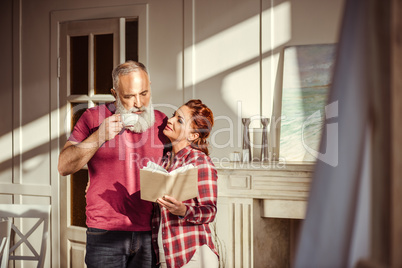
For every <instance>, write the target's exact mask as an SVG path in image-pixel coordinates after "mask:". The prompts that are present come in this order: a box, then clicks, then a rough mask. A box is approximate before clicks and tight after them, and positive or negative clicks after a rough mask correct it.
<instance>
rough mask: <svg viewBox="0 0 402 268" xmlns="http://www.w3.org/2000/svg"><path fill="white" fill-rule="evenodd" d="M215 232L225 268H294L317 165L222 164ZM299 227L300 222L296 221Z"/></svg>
mask: <svg viewBox="0 0 402 268" xmlns="http://www.w3.org/2000/svg"><path fill="white" fill-rule="evenodd" d="M215 166H216V167H217V170H218V177H219V178H218V214H217V219H216V228H217V234H218V238H219V239H220V243H221V247H222V249H221V250H222V251H223V252H222V253H221V255H223V256H222V257H223V258H222V259H223V260H224V261H225V267H267V264H268V263H270V265H269V267H290V265H291V259H292V252H293V246H294V239H295V237H296V236H297V235H296V234H295V232H297V230H295V228H294V226H295V225H294V224H293V222H295V221H294V220H293V219H296V220H297V219H298V220H300V219H303V218H304V215H305V212H306V207H307V199H308V193H309V188H310V182H311V178H312V174H313V170H314V163H301V162H291V163H289V162H287V163H280V162H270V163H260V162H250V163H241V162H219V163H215ZM296 222H300V221H296Z"/></svg>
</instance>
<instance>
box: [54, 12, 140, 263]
mask: <svg viewBox="0 0 402 268" xmlns="http://www.w3.org/2000/svg"><path fill="white" fill-rule="evenodd" d="M125 28H126V21H125V19H124V18H116V19H102V20H84V21H71V22H63V23H61V24H60V59H59V65H60V68H59V70H60V74H59V76H60V80H59V81H60V85H59V86H60V107H61V109H60V123H61V124H62V125H61V129H62V130H64V131H65V135H63V136H62V138H61V140H60V147H61V148H62V147H63V146H64V144H65V142H66V140H67V138H68V136H69V134H70V132H71V130H72V128H73V127H74V125H75V123H76V122H77V120H78V119H79V117H80V116H81V115H82V113H83V112H84V111H85V109H87V108H90V107H94V106H96V105H99V104H103V103H105V102H110V101H114V98H113V96H112V95H111V94H110V89H111V88H112V87H113V86H112V78H111V72H112V70H113V68H114V67H115V66H116V65H118V64H119V63H121V62H124V61H125V59H126V57H125V54H126V50H125V37H126V34H125V32H126V31H125ZM135 49H136V48H135ZM87 182H88V170H87V169H86V168H83V169H81V170H80V171H78V172H76V173H74V174H72V175H70V176H66V177H62V179H61V182H60V188H61V191H60V194H61V200H60V215H61V217H60V218H61V219H60V234H61V237H60V239H61V241H60V247H61V260H60V263H61V265H62V267H85V264H84V257H85V242H86V234H85V231H86V225H85V220H86V218H85V205H86V202H85V188H86V185H87Z"/></svg>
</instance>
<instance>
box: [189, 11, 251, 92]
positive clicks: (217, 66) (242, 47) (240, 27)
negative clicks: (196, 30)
mask: <svg viewBox="0 0 402 268" xmlns="http://www.w3.org/2000/svg"><path fill="white" fill-rule="evenodd" d="M258 40H259V15H256V16H253V17H251V18H249V19H247V20H245V21H243V22H241V23H239V24H236V25H234V26H233V27H230V28H229V29H227V30H225V31H222V32H220V33H218V34H215V35H214V36H212V37H210V38H208V39H206V40H203V41H201V42H199V43H196V44H195V49H194V53H195V55H193V56H195V59H196V61H195V65H196V70H195V81H193V82H194V83H195V84H197V83H200V82H201V81H204V80H206V79H208V78H211V77H213V76H216V75H218V74H220V73H223V72H225V71H227V70H228V69H230V68H235V67H237V66H240V65H242V64H244V63H245V62H247V61H249V60H252V59H257V58H258V57H259V41H258ZM192 50H193V47H192V46H190V47H187V48H186V49H185V52H184V54H185V55H188V54H192V52H193V51H192ZM190 83H191V81H186V84H185V86H186V87H187V86H191V84H190Z"/></svg>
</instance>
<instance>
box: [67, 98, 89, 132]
mask: <svg viewBox="0 0 402 268" xmlns="http://www.w3.org/2000/svg"><path fill="white" fill-rule="evenodd" d="M86 109H88V103H72V104H71V131H72V130H73V128H74V126H75V124H76V123H77V121H78V119H80V117H81V115H82V114H83V113H84V112H85V110H86Z"/></svg>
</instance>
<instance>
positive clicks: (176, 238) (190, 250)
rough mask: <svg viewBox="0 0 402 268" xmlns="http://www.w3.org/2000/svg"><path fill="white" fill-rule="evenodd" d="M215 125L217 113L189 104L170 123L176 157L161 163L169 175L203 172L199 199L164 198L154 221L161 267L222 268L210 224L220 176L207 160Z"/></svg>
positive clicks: (197, 102) (197, 103)
mask: <svg viewBox="0 0 402 268" xmlns="http://www.w3.org/2000/svg"><path fill="white" fill-rule="evenodd" d="M213 123H214V119H213V114H212V111H211V110H210V109H209V108H208V107H207V106H206V105H205V104H203V103H202V102H201V101H200V100H190V101H188V102H187V103H186V104H184V105H183V106H181V107H180V108H179V109H178V110H177V111H176V112H175V113H174V114H173V116H172V117H171V118H170V119H169V120H168V123H167V126H166V128H165V129H164V131H163V133H164V134H165V135H166V136H167V137H168V138H169V139H170V141H171V143H172V151H171V152H169V153H168V155H167V157H166V158H165V160H164V161H163V163H162V166H163V167H164V168H166V170H167V171H169V172H170V171H172V170H175V169H177V168H179V167H181V166H183V165H187V164H193V165H194V166H196V167H197V168H198V196H197V197H196V198H194V199H190V200H186V201H183V202H179V201H177V200H176V199H175V198H174V197H172V196H164V197H163V198H162V197H161V198H159V199H158V200H157V203H158V204H159V206H155V207H156V209H155V212H154V217H153V220H152V225H153V227H152V230H153V234H152V237H153V239H152V241H153V244H154V248H155V251H156V254H157V256H159V263H160V264H161V267H169V268H170V267H186V268H189V267H208V268H213V267H218V266H219V259H218V253H217V250H216V248H215V246H214V244H213V240H212V235H211V230H210V228H209V223H210V222H212V221H213V220H214V219H215V215H216V201H217V178H218V176H217V172H216V169H215V166H214V164H213V163H212V161H211V159H210V158H209V156H208V142H207V140H206V139H207V138H208V136H209V134H210V132H211V128H212V125H213Z"/></svg>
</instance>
